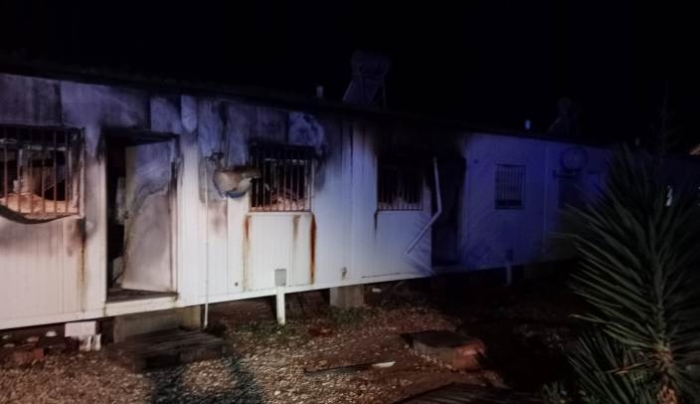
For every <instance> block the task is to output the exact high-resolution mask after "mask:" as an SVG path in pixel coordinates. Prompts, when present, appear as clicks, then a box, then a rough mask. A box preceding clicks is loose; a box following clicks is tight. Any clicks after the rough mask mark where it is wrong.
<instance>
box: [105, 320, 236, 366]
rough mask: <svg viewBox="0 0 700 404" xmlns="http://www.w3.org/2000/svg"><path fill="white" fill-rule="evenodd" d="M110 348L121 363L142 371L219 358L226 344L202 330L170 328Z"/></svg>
mask: <svg viewBox="0 0 700 404" xmlns="http://www.w3.org/2000/svg"><path fill="white" fill-rule="evenodd" d="M109 351H110V353H111V354H112V356H113V357H114V358H115V359H116V360H117V361H118V362H120V363H121V364H123V365H124V366H126V367H128V368H129V369H131V370H133V371H136V372H141V371H147V370H153V369H158V368H163V367H168V366H176V365H180V364H184V363H190V362H197V361H201V360H208V359H216V358H220V357H222V356H224V355H226V354H227V344H226V341H224V340H223V339H221V338H217V337H215V336H213V335H210V334H207V333H204V332H202V331H185V330H181V329H173V330H166V331H158V332H154V333H150V334H143V335H139V336H137V337H134V338H132V339H129V340H127V341H124V342H119V343H116V344H112V345H110V346H109Z"/></svg>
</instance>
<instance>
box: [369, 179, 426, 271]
mask: <svg viewBox="0 0 700 404" xmlns="http://www.w3.org/2000/svg"><path fill="white" fill-rule="evenodd" d="M430 206H431V204H430V190H429V189H428V188H427V187H425V186H424V187H423V210H420V211H410V210H406V211H379V212H378V213H377V219H376V220H377V226H376V230H375V235H374V237H375V243H376V246H377V248H376V250H375V251H376V263H377V264H378V266H377V267H376V269H375V271H374V272H373V273H372V274H368V275H365V277H374V276H383V275H399V274H422V275H429V274H430V273H431V271H432V262H431V261H432V256H431V232H430V231H428V232H427V233H426V234H425V236H423V238H422V239H421V240H420V241H419V242H418V244H417V245H416V247H415V248H414V249H413V251H411V253H410V254H408V255H406V253H405V252H406V248H407V247H408V245H409V243H411V241H412V240H413V238H414V237H415V236H416V235H417V234H418V233H419V232H420V231H421V230H422V229H423V227H424V226H425V225H426V224H428V222H429V221H430V218H431V216H432V215H431V208H430Z"/></svg>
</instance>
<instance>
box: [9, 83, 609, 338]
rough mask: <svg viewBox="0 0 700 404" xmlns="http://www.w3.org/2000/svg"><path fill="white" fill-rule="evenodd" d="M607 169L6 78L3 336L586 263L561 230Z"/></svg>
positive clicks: (377, 117) (478, 142)
mask: <svg viewBox="0 0 700 404" xmlns="http://www.w3.org/2000/svg"><path fill="white" fill-rule="evenodd" d="M604 154H605V152H604V150H603V149H600V148H595V147H589V146H581V145H577V144H574V143H571V142H563V141H554V140H547V139H541V138H536V137H532V136H529V134H528V133H524V134H508V133H501V134H498V133H488V132H480V131H475V130H472V129H469V128H468V127H466V126H462V125H457V124H450V123H445V122H437V121H432V120H430V119H423V118H417V117H413V116H410V115H403V114H398V113H388V112H386V111H381V110H373V109H371V108H362V107H353V106H345V105H341V104H339V103H333V102H329V101H326V100H319V99H311V100H297V99H291V98H285V97H275V96H268V95H267V94H264V93H254V94H251V93H245V92H237V91H235V90H231V89H228V88H224V87H216V86H208V87H204V86H197V85H192V84H181V85H178V84H177V83H175V84H173V83H170V82H159V81H148V80H137V79H134V80H131V79H128V78H126V79H125V78H123V77H121V78H119V79H114V78H110V79H109V80H108V79H105V80H102V79H101V78H100V77H95V76H89V77H87V78H85V77H83V76H81V75H80V74H46V75H42V74H35V73H31V74H30V73H17V72H13V73H2V74H0V163H1V164H0V213H1V214H2V215H0V257H1V260H0V329H9V328H15V327H25V326H34V325H41V324H51V323H62V322H71V321H78V320H83V319H99V318H105V317H112V316H120V315H125V314H131V313H140V312H148V311H156V310H166V309H171V308H179V307H189V306H197V305H204V304H210V303H216V302H224V301H231V300H238V299H246V298H253V297H260V296H267V295H273V294H275V291H276V281H277V282H280V279H279V278H278V279H277V280H276V274H277V276H278V277H279V276H280V274H282V276H283V277H284V279H283V280H282V283H284V284H285V287H284V291H285V293H295V292H301V291H307V290H313V289H323V288H335V287H343V286H349V285H358V284H367V283H377V282H385V281H395V280H402V279H410V278H418V277H426V276H430V275H432V274H434V273H436V272H439V271H442V270H445V269H449V270H476V269H486V268H496V267H502V266H504V265H518V264H525V263H534V262H542V261H547V260H556V259H561V258H567V257H569V256H570V254H571V252H570V251H569V250H568V249H567V248H566V246H565V245H561V246H560V245H558V243H557V242H556V241H552V239H551V238H550V237H549V234H550V233H552V232H554V231H557V230H559V227H560V223H559V222H560V220H559V213H560V207H561V206H562V204H563V203H568V202H570V201H571V200H576V199H577V198H578V197H579V196H580V195H579V194H580V193H581V192H589V191H590V192H594V190H595V189H597V188H598V187H599V185H600V182H601V179H602V176H603V175H604V168H605V164H604V160H605V159H604ZM217 173H225V174H227V175H229V178H232V179H233V180H234V181H235V182H240V183H246V187H245V189H244V190H243V192H227V191H229V190H227V189H221V186H220V184H218V183H216V182H215V181H214V178H215V177H216V175H217ZM438 190H440V192H438ZM581 190H583V191H581ZM572 195H573V196H572ZM572 198H573V199H572ZM279 270H283V271H282V272H280V271H279Z"/></svg>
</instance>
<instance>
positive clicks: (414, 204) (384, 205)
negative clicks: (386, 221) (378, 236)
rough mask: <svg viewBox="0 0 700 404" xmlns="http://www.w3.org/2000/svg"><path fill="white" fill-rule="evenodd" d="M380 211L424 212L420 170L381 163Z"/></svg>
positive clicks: (378, 195)
mask: <svg viewBox="0 0 700 404" xmlns="http://www.w3.org/2000/svg"><path fill="white" fill-rule="evenodd" d="M377 208H378V209H379V210H422V209H423V176H422V174H421V170H420V168H416V167H407V166H403V165H394V164H390V163H383V162H380V163H379V172H378V178H377Z"/></svg>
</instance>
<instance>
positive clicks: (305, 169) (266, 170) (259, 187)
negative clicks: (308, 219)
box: [248, 143, 316, 213]
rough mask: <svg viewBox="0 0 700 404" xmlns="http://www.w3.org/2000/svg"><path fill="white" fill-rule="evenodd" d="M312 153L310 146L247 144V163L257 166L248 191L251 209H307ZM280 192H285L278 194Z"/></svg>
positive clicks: (312, 163) (312, 165) (302, 210)
mask: <svg viewBox="0 0 700 404" xmlns="http://www.w3.org/2000/svg"><path fill="white" fill-rule="evenodd" d="M315 156H316V153H315V150H314V148H313V147H311V146H300V145H290V144H278V143H253V144H251V145H249V159H250V160H249V163H248V165H249V166H251V167H255V168H257V169H258V170H260V178H257V179H255V180H253V185H252V187H251V190H250V192H249V194H250V196H249V210H250V212H255V213H264V212H310V211H311V204H312V201H313V183H314V166H315V164H314V163H315ZM280 189H281V190H282V191H280ZM281 194H286V196H285V197H283V198H280V195H281Z"/></svg>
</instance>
